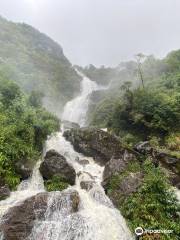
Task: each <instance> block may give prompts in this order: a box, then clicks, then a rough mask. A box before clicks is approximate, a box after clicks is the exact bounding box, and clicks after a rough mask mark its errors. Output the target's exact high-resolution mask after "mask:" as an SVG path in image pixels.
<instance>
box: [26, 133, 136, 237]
mask: <svg viewBox="0 0 180 240" xmlns="http://www.w3.org/2000/svg"><path fill="white" fill-rule="evenodd" d="M46 148H47V151H48V150H50V149H55V150H56V151H57V152H59V153H60V154H61V155H63V156H64V157H66V159H67V161H68V162H69V163H70V164H71V165H72V166H73V167H74V169H75V171H76V174H77V177H76V184H75V186H73V187H69V188H68V189H67V190H65V191H73V190H76V191H77V192H78V193H79V196H80V208H79V211H78V212H77V213H73V214H68V215H67V214H65V213H66V212H67V206H68V201H69V199H66V201H67V202H66V201H63V203H61V204H59V202H56V200H57V199H58V200H59V199H60V194H61V193H60V192H56V193H52V194H51V195H50V198H49V207H48V209H47V211H46V216H45V221H42V222H37V223H36V224H35V226H34V228H33V231H32V233H31V235H30V237H29V239H30V240H35V239H43V240H71V239H73V240H75V239H76V240H95V239H96V240H110V239H111V240H130V239H132V237H131V234H130V231H129V229H128V228H127V225H126V223H125V220H124V219H123V217H122V216H121V214H120V212H119V211H118V210H116V209H115V208H114V207H113V204H112V203H111V201H110V200H109V198H108V197H107V196H106V194H105V192H104V189H103V188H102V186H101V181H102V175H103V170H104V167H102V166H99V165H98V164H96V163H95V162H94V160H93V159H92V158H90V157H88V158H87V157H84V156H83V155H82V154H79V153H77V152H76V151H75V150H74V148H73V146H72V145H71V144H70V143H69V142H67V141H66V140H65V138H64V137H63V136H62V133H61V132H60V133H57V134H55V135H53V136H52V137H51V138H50V139H49V140H48V141H47V142H46ZM85 159H86V160H88V161H89V164H85V165H81V164H80V163H81V160H85ZM81 181H91V182H92V183H93V188H92V189H91V190H90V191H86V190H83V189H81V186H80V183H81ZM56 204H57V206H58V204H59V205H60V206H61V207H60V208H59V209H58V208H56V210H55V211H54V212H52V206H54V205H56ZM63 204H64V206H65V207H64V208H62V205H63ZM63 209H64V210H63Z"/></svg>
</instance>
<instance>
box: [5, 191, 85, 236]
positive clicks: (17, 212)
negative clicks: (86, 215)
mask: <svg viewBox="0 0 180 240" xmlns="http://www.w3.org/2000/svg"><path fill="white" fill-rule="evenodd" d="M49 202H50V204H49ZM79 202H80V198H79V194H78V192H76V191H64V192H51V193H48V192H44V193H39V194H37V195H36V196H33V197H31V198H29V199H27V200H25V201H24V202H22V203H21V204H20V205H18V206H15V207H12V208H10V209H9V211H8V212H7V213H6V214H5V215H4V216H3V218H2V222H1V224H0V231H2V232H3V234H4V238H5V239H6V240H24V239H27V237H28V236H29V235H30V233H31V231H32V228H33V226H34V221H35V220H40V221H44V220H45V213H46V210H47V209H48V210H49V208H50V210H51V213H52V215H53V213H54V212H56V211H60V210H61V209H62V208H63V213H64V214H65V215H69V214H71V213H74V212H77V211H78V208H79Z"/></svg>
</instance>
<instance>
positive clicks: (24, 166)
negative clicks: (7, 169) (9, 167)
mask: <svg viewBox="0 0 180 240" xmlns="http://www.w3.org/2000/svg"><path fill="white" fill-rule="evenodd" d="M15 168H16V173H17V174H19V175H20V176H21V179H22V180H25V179H28V178H29V177H30V176H31V174H32V167H30V166H29V165H28V160H26V161H24V162H18V163H17V164H16V166H15Z"/></svg>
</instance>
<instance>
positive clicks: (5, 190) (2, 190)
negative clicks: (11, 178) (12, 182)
mask: <svg viewBox="0 0 180 240" xmlns="http://www.w3.org/2000/svg"><path fill="white" fill-rule="evenodd" d="M10 193H11V192H10V189H9V187H8V186H7V185H4V186H0V201H1V200H4V199H6V198H7V197H9V196H10Z"/></svg>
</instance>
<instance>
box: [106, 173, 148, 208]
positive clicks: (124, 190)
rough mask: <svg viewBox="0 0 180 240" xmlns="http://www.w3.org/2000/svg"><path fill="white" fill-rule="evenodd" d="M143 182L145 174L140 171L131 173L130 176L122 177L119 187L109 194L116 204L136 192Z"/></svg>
mask: <svg viewBox="0 0 180 240" xmlns="http://www.w3.org/2000/svg"><path fill="white" fill-rule="evenodd" d="M142 182H143V174H142V173H140V172H136V173H130V174H129V175H128V176H126V177H125V178H123V179H122V181H121V183H120V184H119V186H118V188H117V189H116V190H114V191H113V192H111V194H109V198H110V199H111V200H112V202H113V203H114V205H115V206H117V207H118V204H119V203H121V201H123V199H124V198H127V197H128V196H129V195H131V194H132V193H134V192H136V191H137V189H138V188H139V187H140V186H141V184H142Z"/></svg>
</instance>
